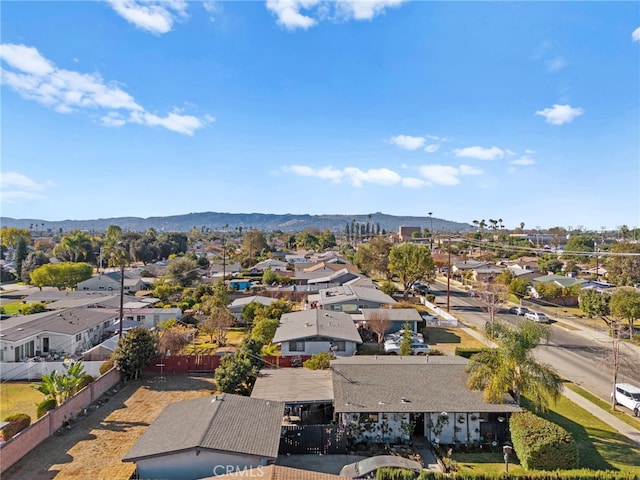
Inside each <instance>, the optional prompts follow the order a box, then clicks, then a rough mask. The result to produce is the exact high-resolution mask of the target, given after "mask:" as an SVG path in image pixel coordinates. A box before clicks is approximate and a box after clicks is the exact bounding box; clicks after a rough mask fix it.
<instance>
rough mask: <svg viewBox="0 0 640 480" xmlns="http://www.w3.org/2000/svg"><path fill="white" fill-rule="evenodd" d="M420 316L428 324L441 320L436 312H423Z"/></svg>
mask: <svg viewBox="0 0 640 480" xmlns="http://www.w3.org/2000/svg"><path fill="white" fill-rule="evenodd" d="M420 316H421V317H422V319H423V320H424V321H425V322H427V323H428V324H434V323H438V321H439V320H440V318H439V317H438V315H436V314H435V313H428V312H421V313H420Z"/></svg>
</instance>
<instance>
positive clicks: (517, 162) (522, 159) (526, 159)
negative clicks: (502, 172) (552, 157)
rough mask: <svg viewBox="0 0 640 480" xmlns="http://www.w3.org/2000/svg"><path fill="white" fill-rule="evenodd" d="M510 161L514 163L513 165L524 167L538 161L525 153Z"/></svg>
mask: <svg viewBox="0 0 640 480" xmlns="http://www.w3.org/2000/svg"><path fill="white" fill-rule="evenodd" d="M509 163H510V164H512V165H521V166H523V167H527V166H529V165H533V164H534V163H536V161H535V160H534V159H533V158H531V157H527V156H526V155H523V156H522V157H520V158H516V159H515V160H511V161H510V162H509Z"/></svg>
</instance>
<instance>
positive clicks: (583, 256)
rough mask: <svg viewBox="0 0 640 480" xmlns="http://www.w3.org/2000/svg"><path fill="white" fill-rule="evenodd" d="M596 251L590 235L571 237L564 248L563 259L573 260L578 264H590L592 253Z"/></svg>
mask: <svg viewBox="0 0 640 480" xmlns="http://www.w3.org/2000/svg"><path fill="white" fill-rule="evenodd" d="M593 251H594V243H593V238H591V236H590V235H586V234H582V235H573V234H572V235H571V237H570V238H569V240H567V244H566V245H565V247H564V253H563V254H562V256H563V258H566V259H573V260H575V261H576V262H588V261H589V259H590V258H591V252H593Z"/></svg>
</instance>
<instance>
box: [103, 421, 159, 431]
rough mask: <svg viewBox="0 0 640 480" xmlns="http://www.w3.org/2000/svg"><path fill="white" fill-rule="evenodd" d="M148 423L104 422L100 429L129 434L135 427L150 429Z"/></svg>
mask: <svg viewBox="0 0 640 480" xmlns="http://www.w3.org/2000/svg"><path fill="white" fill-rule="evenodd" d="M148 426H149V424H148V423H147V422H125V421H118V420H104V421H102V422H100V426H99V427H98V428H100V429H103V430H112V431H114V432H127V431H129V429H131V428H133V427H148Z"/></svg>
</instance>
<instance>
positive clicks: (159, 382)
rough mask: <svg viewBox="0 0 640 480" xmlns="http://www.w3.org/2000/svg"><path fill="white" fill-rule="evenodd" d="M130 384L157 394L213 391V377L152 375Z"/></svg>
mask: <svg viewBox="0 0 640 480" xmlns="http://www.w3.org/2000/svg"><path fill="white" fill-rule="evenodd" d="M130 383H132V384H134V385H135V387H134V388H137V387H140V386H141V387H142V388H146V389H147V390H153V391H157V392H169V391H184V390H211V393H213V392H214V391H215V381H214V379H213V375H208V376H195V375H189V376H187V375H181V374H175V375H164V376H160V375H153V376H146V375H145V376H144V377H143V378H142V379H139V380H133V381H131V382H130Z"/></svg>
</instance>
